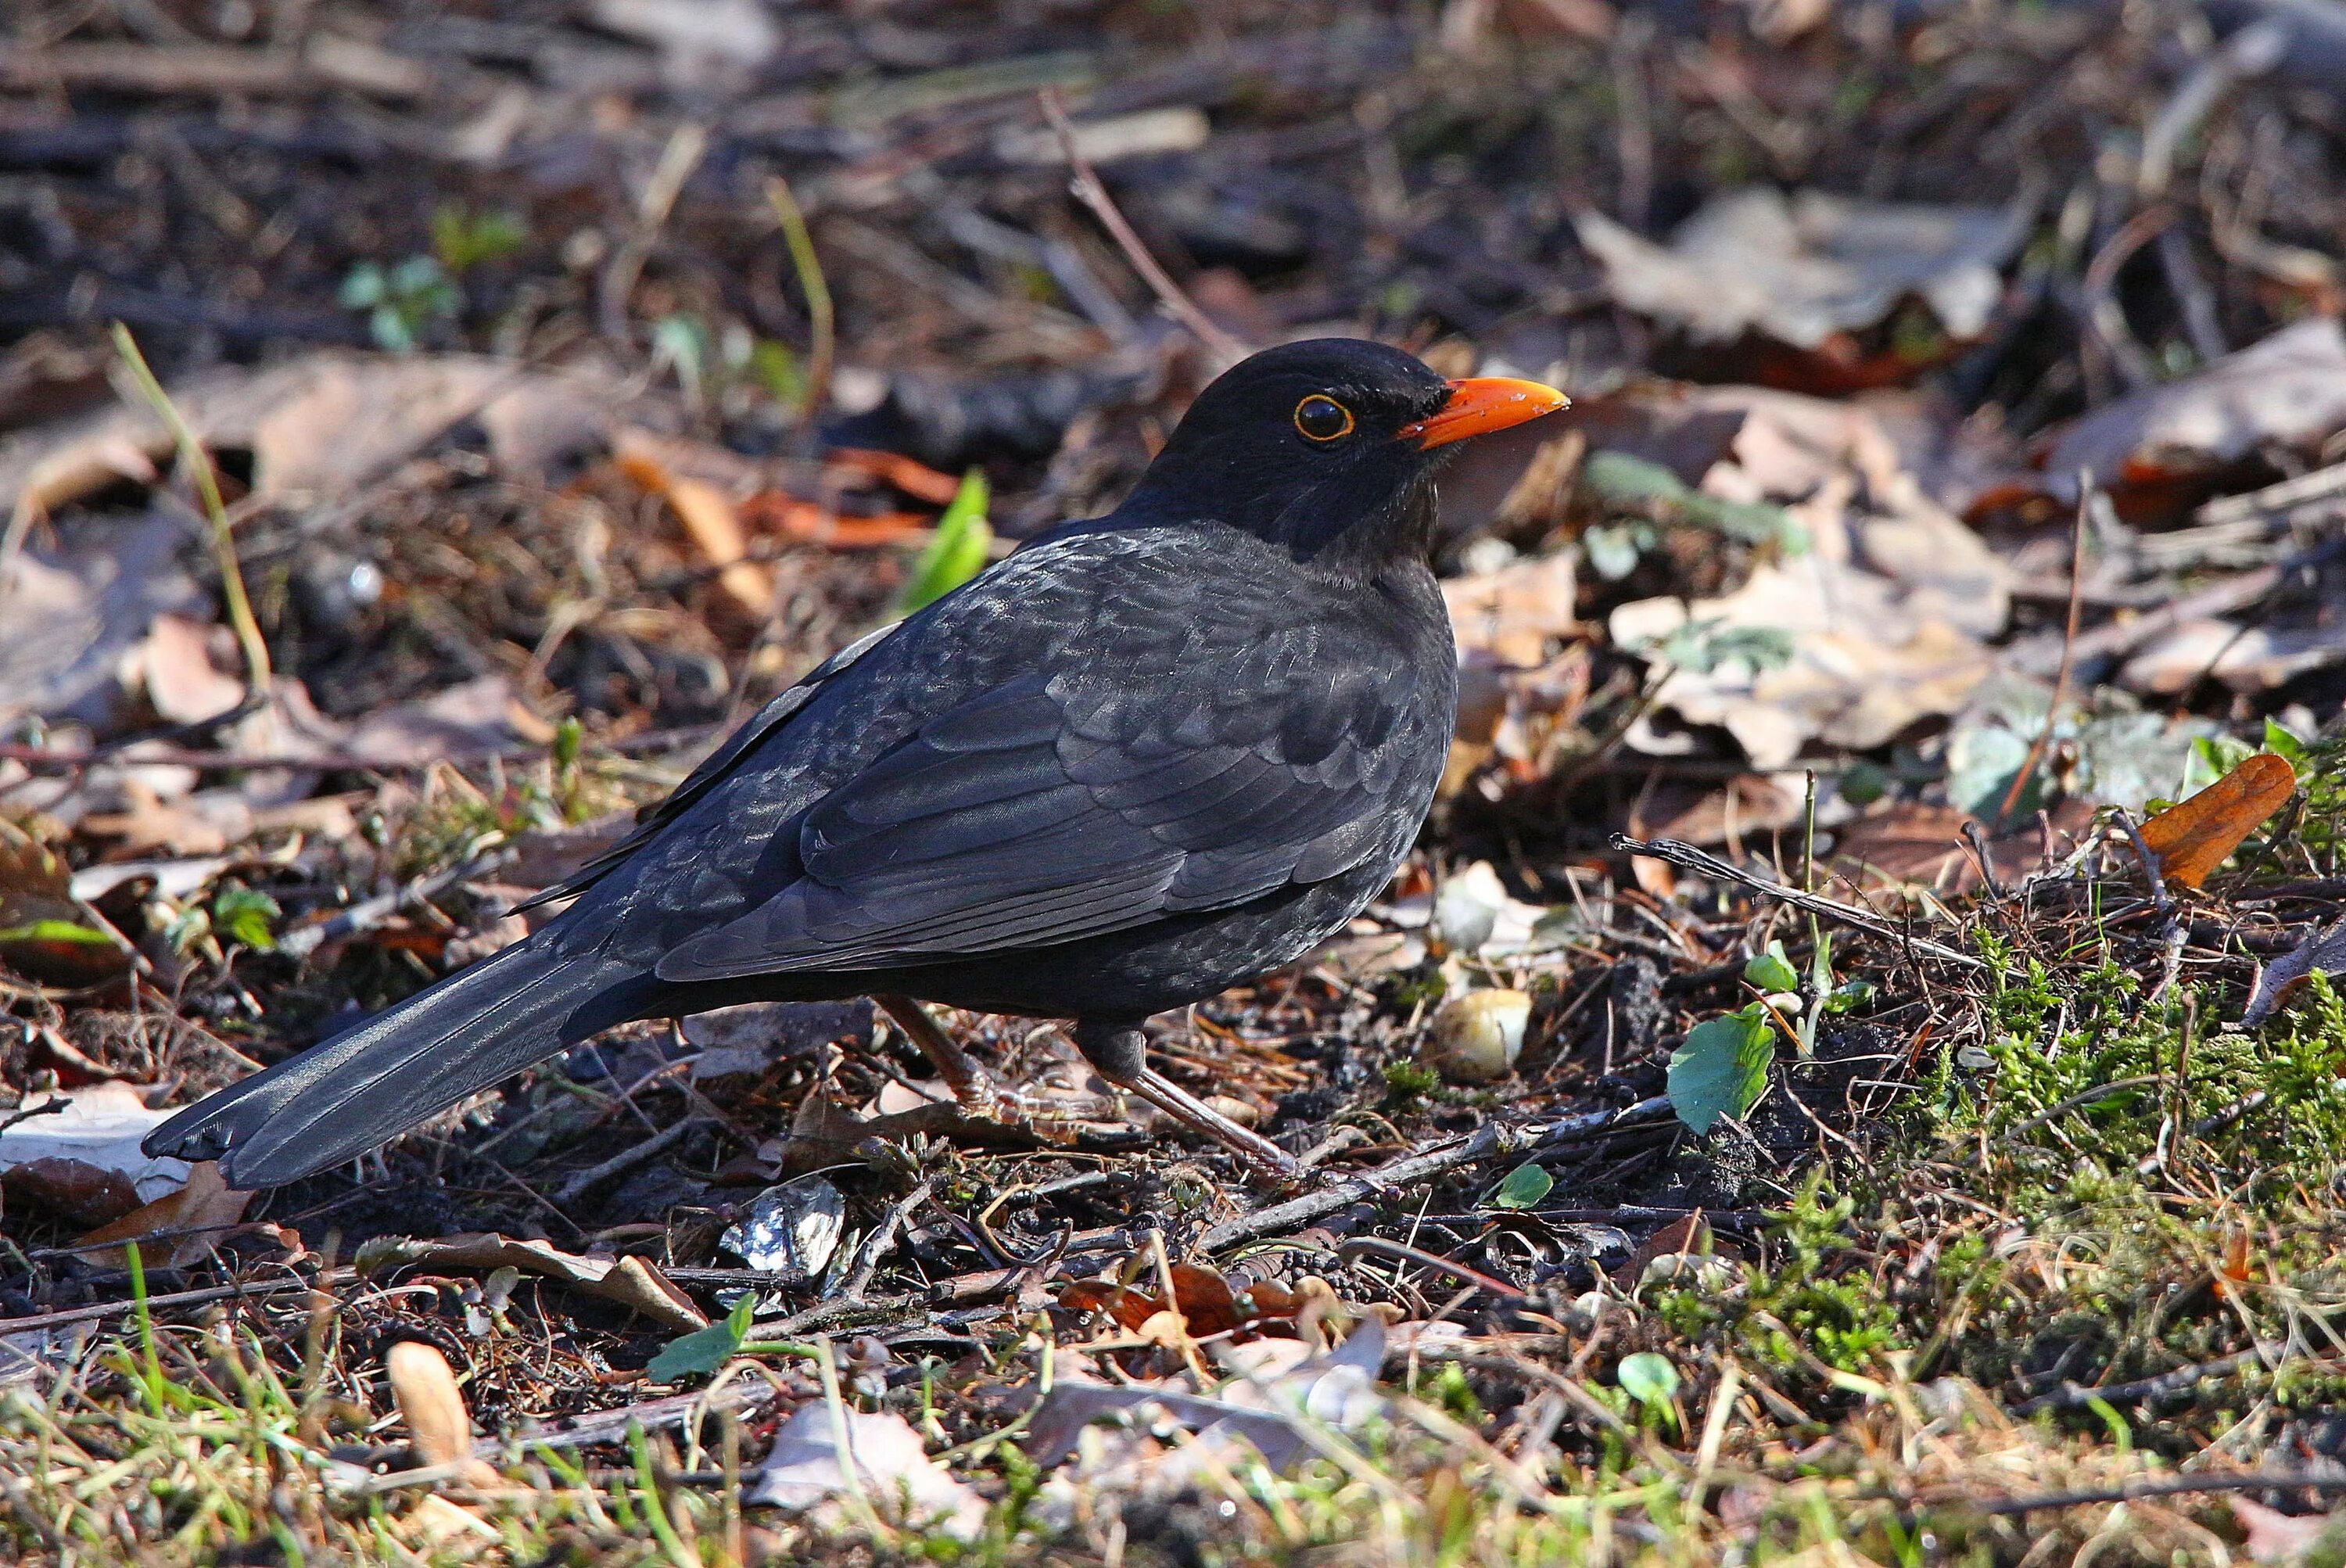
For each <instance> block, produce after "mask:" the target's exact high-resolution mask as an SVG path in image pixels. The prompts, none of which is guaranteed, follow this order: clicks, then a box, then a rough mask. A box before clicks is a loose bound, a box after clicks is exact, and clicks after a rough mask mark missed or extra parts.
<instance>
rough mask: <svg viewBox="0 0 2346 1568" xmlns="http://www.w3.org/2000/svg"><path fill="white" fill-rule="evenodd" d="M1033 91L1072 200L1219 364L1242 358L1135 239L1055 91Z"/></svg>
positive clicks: (1243, 350)
mask: <svg viewBox="0 0 2346 1568" xmlns="http://www.w3.org/2000/svg"><path fill="white" fill-rule="evenodd" d="M1035 96H1036V97H1038V98H1040V99H1041V100H1042V104H1043V114H1044V117H1045V118H1046V119H1048V120H1049V121H1050V122H1051V129H1052V130H1053V131H1055V132H1056V133H1057V135H1058V137H1059V150H1060V151H1061V152H1063V153H1065V154H1066V158H1067V167H1068V168H1071V169H1073V170H1074V171H1075V178H1074V183H1073V188H1074V190H1075V194H1076V199H1077V200H1079V201H1081V202H1082V203H1083V204H1084V205H1085V206H1086V207H1088V208H1090V209H1092V216H1093V217H1095V218H1096V219H1099V220H1100V224H1101V226H1102V227H1103V228H1105V229H1107V231H1108V234H1109V236H1110V237H1111V238H1113V239H1115V240H1116V242H1117V248H1118V249H1122V250H1123V252H1124V257H1125V260H1127V261H1129V262H1131V263H1132V270H1134V271H1136V272H1137V273H1139V274H1140V276H1141V279H1142V280H1143V281H1145V282H1147V283H1148V287H1149V289H1150V290H1151V291H1152V292H1154V293H1155V294H1156V296H1157V299H1158V303H1159V304H1161V305H1163V306H1164V307H1165V308H1166V310H1168V311H1171V312H1172V314H1173V316H1174V318H1175V319H1176V320H1177V321H1179V322H1180V323H1181V324H1182V325H1183V326H1185V327H1187V328H1188V329H1189V331H1190V332H1191V333H1192V334H1193V335H1195V336H1196V338H1197V340H1198V341H1199V342H1200V343H1203V344H1204V345H1205V347H1206V351H1207V352H1208V353H1209V354H1211V355H1213V356H1214V358H1215V359H1216V360H1218V361H1220V362H1221V364H1222V365H1223V366H1225V367H1228V366H1229V365H1233V364H1236V363H1237V362H1238V361H1240V360H1242V359H1244V358H1246V356H1247V346H1246V345H1245V344H1244V343H1242V342H1240V341H1239V340H1238V339H1236V338H1234V337H1232V336H1230V334H1229V333H1228V332H1226V331H1222V329H1221V328H1219V327H1218V326H1216V325H1215V324H1214V322H1213V320H1212V318H1210V317H1209V316H1208V315H1207V314H1206V312H1205V311H1201V310H1199V309H1198V305H1197V301H1196V300H1192V299H1190V298H1189V296H1188V295H1187V294H1185V293H1183V292H1182V291H1181V286H1180V285H1179V284H1178V283H1176V282H1175V281H1173V279H1172V276H1171V274H1169V273H1168V272H1167V271H1166V270H1165V269H1164V268H1162V267H1160V266H1158V264H1157V258H1156V257H1154V256H1151V255H1150V254H1149V253H1148V247H1147V246H1146V245H1143V244H1142V243H1141V242H1140V236H1139V235H1137V234H1136V233H1134V232H1133V229H1132V225H1131V224H1129V223H1127V222H1126V221H1125V218H1124V214H1123V213H1122V212H1121V211H1119V210H1117V205H1116V201H1115V199H1114V198H1112V197H1110V196H1109V195H1108V193H1107V186H1105V185H1102V184H1101V183H1100V178H1099V176H1098V175H1097V174H1096V173H1095V172H1093V169H1092V166H1091V161H1090V160H1089V159H1088V158H1085V157H1084V155H1083V151H1082V149H1081V148H1077V147H1076V127H1074V126H1072V125H1070V124H1068V123H1067V111H1066V106H1065V105H1063V104H1061V103H1060V102H1059V95H1058V93H1057V92H1056V90H1055V89H1053V88H1050V87H1045V88H1044V89H1043V90H1042V91H1041V92H1040V93H1038V94H1036V95H1035Z"/></svg>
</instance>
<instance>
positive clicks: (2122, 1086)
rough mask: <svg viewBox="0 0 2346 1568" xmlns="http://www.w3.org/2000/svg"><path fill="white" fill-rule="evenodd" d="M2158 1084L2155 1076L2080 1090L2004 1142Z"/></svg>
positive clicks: (2048, 1106)
mask: <svg viewBox="0 0 2346 1568" xmlns="http://www.w3.org/2000/svg"><path fill="white" fill-rule="evenodd" d="M2157 1082H2158V1079H2157V1077H2156V1076H2155V1075H2154V1076H2152V1077H2147V1078H2116V1079H2113V1080H2111V1081H2110V1082H2109V1083H2106V1084H2095V1085H2094V1086H2093V1087H2092V1088H2090V1089H2084V1090H2080V1091H2079V1092H2078V1093H2076V1094H2075V1095H2070V1096H2069V1097H2068V1098H2067V1099H2066V1100H2064V1101H2062V1102H2061V1103H2060V1104H2059V1105H2047V1106H2046V1107H2045V1109H2044V1110H2042V1111H2039V1112H2037V1113H2036V1115H2033V1116H2031V1117H2029V1118H2028V1119H2027V1120H2026V1121H2025V1122H2023V1123H2021V1124H2020V1125H2018V1126H2016V1127H2015V1128H2013V1129H2012V1130H2011V1131H2010V1132H2008V1133H2006V1134H2004V1142H2005V1143H2008V1144H2016V1143H2018V1142H2019V1141H2020V1140H2021V1139H2022V1138H2023V1137H2025V1136H2026V1135H2028V1134H2030V1133H2033V1132H2035V1130H2036V1129H2037V1128H2039V1127H2041V1126H2044V1125H2047V1124H2048V1123H2050V1122H2052V1121H2053V1120H2055V1118H2056V1117H2059V1116H2063V1115H2067V1114H2068V1113H2069V1112H2071V1111H2074V1110H2076V1109H2078V1108H2080V1107H2081V1106H2085V1105H2093V1104H2095V1103H2096V1102H2097V1101H2101V1100H2106V1099H2108V1098H2110V1096H2112V1095H2123V1094H2125V1093H2126V1092H2127V1090H2129V1089H2147V1088H2149V1087H2150V1086H2151V1085H2152V1084H2157Z"/></svg>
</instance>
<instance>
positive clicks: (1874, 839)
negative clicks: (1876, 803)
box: [1832, 796, 2094, 893]
mask: <svg viewBox="0 0 2346 1568" xmlns="http://www.w3.org/2000/svg"><path fill="white" fill-rule="evenodd" d="M1967 820H1971V819H1970V818H1969V817H1968V816H1967V815H1966V814H1965V813H1964V811H1962V810H1961V809H1957V808H1956V807H1953V806H1925V805H1922V804H1919V803H1915V802H1910V801H1902V802H1900V803H1898V804H1896V805H1893V806H1891V807H1889V808H1888V809H1884V810H1882V811H1877V812H1875V813H1874V814H1873V815H1872V816H1870V817H1866V818H1864V819H1862V820H1859V821H1856V822H1852V823H1851V824H1850V825H1849V826H1848V827H1846V828H1843V829H1842V830H1841V832H1840V834H1839V836H1838V838H1837V839H1836V840H1835V842H1834V844H1833V852H1832V863H1833V865H1834V867H1835V868H1836V869H1837V870H1839V871H1841V874H1843V875H1844V876H1848V877H1851V878H1852V879H1854V880H1856V881H1858V882H1859V884H1860V885H1861V886H1879V885H1883V884H1888V885H1891V886H1901V887H1923V888H1931V889H1933V890H1935V891H1939V892H1941V893H1959V892H1969V891H1971V890H1972V889H1974V888H1975V887H1977V886H1979V881H1980V875H1979V861H1978V860H1977V858H1976V857H1975V856H1974V854H1973V852H1972V850H1971V848H1970V846H1969V844H1968V843H1967V842H1966V841H1965V840H1964V822H1965V821H1967ZM2093 820H2094V808H2093V805H2092V803H2091V802H2089V801H2086V800H2082V799H2077V798H2076V797H2074V796H2073V797H2070V798H2068V799H2064V800H2062V801H2061V802H2060V803H2059V804H2057V805H2055V807H2054V808H2053V809H2051V810H2050V811H2049V812H2047V813H2046V820H2045V822H2036V821H2028V822H2023V823H2021V824H2020V825H2019V826H2017V827H2015V828H2014V829H2013V830H2011V831H2009V832H2005V833H1999V834H1996V835H1994V837H1992V838H1990V839H1989V840H1987V850H1988V860H1989V862H1990V864H1991V866H1992V868H1993V869H1994V871H1995V875H1996V879H1997V880H1998V881H2000V882H2002V883H2003V884H2004V886H2005V887H2007V888H2009V887H2012V886H2014V885H2015V884H2017V883H2018V882H2019V881H2020V880H2021V879H2022V878H2024V877H2025V876H2027V875H2028V874H2029V873H2030V872H2031V871H2035V870H2037V869H2038V868H2039V867H2040V866H2042V865H2044V864H2045V862H2046V861H2047V860H2057V859H2058V858H2060V857H2061V856H2063V855H2066V854H2067V853H2068V852H2069V851H2070V850H2073V849H2075V848H2076V836H2077V835H2078V834H2079V833H2082V832H2084V831H2085V830H2086V828H2087V826H2089V825H2090V824H2091V823H2092V821H2093ZM2048 829H2049V832H2048Z"/></svg>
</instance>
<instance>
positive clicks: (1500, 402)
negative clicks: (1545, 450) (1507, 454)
mask: <svg viewBox="0 0 2346 1568" xmlns="http://www.w3.org/2000/svg"><path fill="white" fill-rule="evenodd" d="M1570 406H1572V400H1571V399H1570V398H1568V397H1566V396H1565V395H1564V394H1563V393H1562V392H1558V391H1556V389H1555V388H1554V387H1552V386H1544V385H1542V384H1541V383H1540V382H1519V381H1516V380H1515V379H1514V378H1513V377H1510V376H1475V377H1473V378H1471V379H1470V380H1467V381H1463V382H1451V383H1450V401H1449V402H1445V403H1443V405H1442V412H1440V413H1437V414H1435V415H1433V417H1432V418H1430V419H1421V420H1419V421H1417V422H1416V423H1414V424H1405V425H1403V426H1402V427H1401V429H1400V431H1399V432H1398V434H1399V436H1400V437H1401V439H1403V440H1404V441H1415V442H1416V443H1417V444H1418V445H1419V446H1421V447H1423V448H1427V449H1431V448H1433V447H1437V446H1447V445H1449V444H1450V443H1452V442H1454V441H1464V440H1465V439H1466V438H1467V437H1468V436H1470V435H1488V434H1490V433H1492V432H1493V431H1494V430H1505V429H1507V428H1508V427H1509V426H1511V425H1518V424H1521V423H1524V422H1525V421H1526V420H1534V419H1537V418H1539V416H1540V415H1542V414H1544V413H1554V412H1556V410H1558V409H1560V408H1569V407H1570Z"/></svg>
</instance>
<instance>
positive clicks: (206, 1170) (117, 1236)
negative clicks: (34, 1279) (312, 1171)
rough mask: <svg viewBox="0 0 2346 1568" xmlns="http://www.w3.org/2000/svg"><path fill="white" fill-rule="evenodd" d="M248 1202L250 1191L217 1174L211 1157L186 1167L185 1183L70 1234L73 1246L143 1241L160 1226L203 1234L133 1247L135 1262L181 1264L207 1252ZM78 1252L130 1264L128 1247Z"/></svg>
mask: <svg viewBox="0 0 2346 1568" xmlns="http://www.w3.org/2000/svg"><path fill="white" fill-rule="evenodd" d="M251 1201H252V1195H251V1194H250V1193H249V1192H239V1191H237V1190H236V1189H235V1188H233V1187H231V1186H229V1185H228V1183H227V1182H226V1181H224V1180H223V1179H221V1176H220V1170H219V1163H218V1162H217V1161H213V1160H200V1161H199V1162H197V1164H196V1165H195V1166H192V1167H190V1168H189V1172H188V1185H187V1186H183V1187H181V1188H180V1189H179V1191H177V1192H174V1193H166V1194H165V1195H164V1196H161V1197H158V1198H157V1199H156V1200H155V1201H154V1202H152V1203H148V1204H144V1205H142V1206H140V1207H138V1208H134V1209H132V1210H131V1211H130V1212H129V1213H128V1214H126V1215H124V1216H123V1217H121V1218H120V1219H117V1220H116V1221H115V1222H114V1223H113V1224H111V1225H102V1226H100V1227H97V1229H96V1230H93V1231H91V1232H90V1233H89V1234H88V1235H87V1236H84V1237H78V1238H76V1241H75V1242H74V1245H75V1246H76V1247H88V1246H91V1245H93V1244H94V1243H97V1242H101V1241H104V1242H124V1241H138V1242H144V1241H145V1240H147V1238H148V1237H153V1236H158V1235H161V1234H162V1233H164V1232H166V1231H194V1232H200V1233H204V1234H197V1235H179V1236H171V1237H168V1238H167V1243H166V1245H165V1246H163V1247H161V1248H159V1249H157V1248H151V1247H140V1248H139V1261H140V1262H141V1263H142V1264H143V1265H144V1266H145V1267H147V1268H186V1267H187V1266H188V1265H189V1264H190V1263H193V1262H195V1261H196V1260H197V1259H198V1258H199V1257H203V1256H204V1255H205V1254H206V1253H208V1252H209V1251H210V1250H211V1248H212V1245H213V1243H214V1242H216V1241H218V1240H219V1237H218V1235H217V1234H213V1233H216V1232H218V1231H219V1230H223V1229H225V1228H227V1227H230V1226H231V1225H234V1224H235V1223H236V1222H237V1221H238V1220H240V1219H242V1218H243V1217H244V1206H245V1205H247V1204H249V1203H250V1202H251ZM83 1256H84V1257H85V1258H87V1260H88V1261H89V1262H91V1263H93V1264H95V1265H97V1267H98V1268H128V1267H129V1266H130V1255H129V1253H128V1250H127V1249H125V1248H123V1247H109V1248H107V1250H105V1251H101V1252H90V1253H85V1254H84V1255H83Z"/></svg>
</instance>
